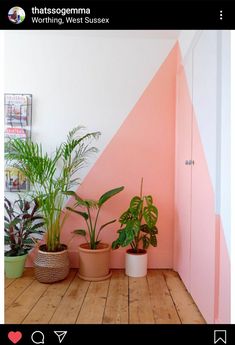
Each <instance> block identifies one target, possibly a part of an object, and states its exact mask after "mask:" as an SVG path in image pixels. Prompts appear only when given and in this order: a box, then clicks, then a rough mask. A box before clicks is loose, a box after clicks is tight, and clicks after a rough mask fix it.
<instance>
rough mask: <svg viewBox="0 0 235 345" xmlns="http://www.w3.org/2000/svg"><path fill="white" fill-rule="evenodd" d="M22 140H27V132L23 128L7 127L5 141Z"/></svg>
mask: <svg viewBox="0 0 235 345" xmlns="http://www.w3.org/2000/svg"><path fill="white" fill-rule="evenodd" d="M18 138H19V139H22V140H26V139H27V138H28V131H27V129H25V128H18V127H7V128H6V129H5V139H18Z"/></svg>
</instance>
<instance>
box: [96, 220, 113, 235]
mask: <svg viewBox="0 0 235 345" xmlns="http://www.w3.org/2000/svg"><path fill="white" fill-rule="evenodd" d="M115 222H116V219H113V220H111V221H110V222H107V223H105V224H103V225H102V226H101V227H100V230H99V232H100V231H101V230H102V229H103V228H105V227H106V226H107V225H109V224H112V223H115Z"/></svg>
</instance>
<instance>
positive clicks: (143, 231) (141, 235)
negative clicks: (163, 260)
mask: <svg viewBox="0 0 235 345" xmlns="http://www.w3.org/2000/svg"><path fill="white" fill-rule="evenodd" d="M142 189H143V179H142V180H141V188H140V196H134V197H133V198H132V199H131V201H130V205H129V208H128V210H127V211H125V212H124V213H123V214H122V215H121V216H120V218H119V222H120V224H121V228H120V229H119V230H118V238H117V239H116V240H115V241H114V242H113V243H112V248H113V249H117V248H119V247H120V246H121V247H126V246H128V245H130V246H131V249H132V251H133V252H134V253H138V252H141V251H142V250H143V249H147V248H148V247H149V246H150V245H152V246H153V247H156V246H157V233H158V229H157V227H156V223H157V219H158V209H157V207H156V206H155V205H154V203H153V198H152V196H151V195H147V196H143V195H142ZM140 247H142V248H140Z"/></svg>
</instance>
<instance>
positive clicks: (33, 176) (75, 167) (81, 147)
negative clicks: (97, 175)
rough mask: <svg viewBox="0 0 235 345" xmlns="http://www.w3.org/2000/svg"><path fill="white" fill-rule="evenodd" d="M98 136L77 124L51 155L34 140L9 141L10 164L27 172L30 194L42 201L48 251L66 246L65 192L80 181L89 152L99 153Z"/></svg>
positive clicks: (25, 173)
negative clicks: (63, 229) (63, 232)
mask: <svg viewBox="0 0 235 345" xmlns="http://www.w3.org/2000/svg"><path fill="white" fill-rule="evenodd" d="M99 136H100V132H90V133H85V128H84V127H81V126H79V127H76V128H74V129H73V130H71V131H70V132H69V133H68V135H67V139H66V140H65V141H64V142H62V143H61V144H60V145H59V146H57V147H56V149H55V151H54V153H53V154H52V155H49V154H48V153H47V152H44V150H43V147H42V145H41V144H38V143H35V142H33V141H32V140H26V141H24V140H21V139H11V140H10V141H8V142H7V143H6V149H5V152H6V153H5V158H6V160H7V162H8V163H7V164H8V165H10V166H13V167H16V168H17V169H19V171H20V172H21V173H23V174H24V175H25V177H26V178H27V179H28V180H29V182H30V185H31V191H30V192H29V193H30V194H31V195H32V196H33V197H34V198H36V199H37V200H38V202H39V205H40V209H41V212H42V214H43V216H44V219H45V224H46V227H47V239H46V251H48V252H56V251H60V250H62V249H63V248H62V245H61V243H60V233H61V227H62V225H63V221H64V219H65V217H61V212H62V210H63V207H64V203H65V200H66V198H67V196H66V194H65V192H67V191H68V190H70V189H71V188H72V186H74V185H77V184H78V183H79V176H78V171H79V170H80V169H81V168H82V167H83V166H84V165H85V164H86V162H87V159H88V157H89V155H90V154H92V153H95V152H97V148H96V147H94V146H92V141H93V140H94V139H98V137H99Z"/></svg>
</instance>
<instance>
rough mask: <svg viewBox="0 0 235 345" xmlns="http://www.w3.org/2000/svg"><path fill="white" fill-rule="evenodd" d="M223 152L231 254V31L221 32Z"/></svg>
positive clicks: (224, 214) (223, 206)
mask: <svg viewBox="0 0 235 345" xmlns="http://www.w3.org/2000/svg"><path fill="white" fill-rule="evenodd" d="M220 51H221V71H220V73H221V102H220V113H221V126H220V134H221V152H220V168H221V170H220V205H219V207H220V215H221V220H222V224H223V230H224V235H225V239H226V243H227V248H228V252H229V253H231V233H230V232H231V221H230V219H231V195H230V193H231V173H230V170H231V162H230V155H231V150H230V146H231V138H230V127H231V110H230V87H231V85H230V74H231V66H230V31H221V50H220Z"/></svg>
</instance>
